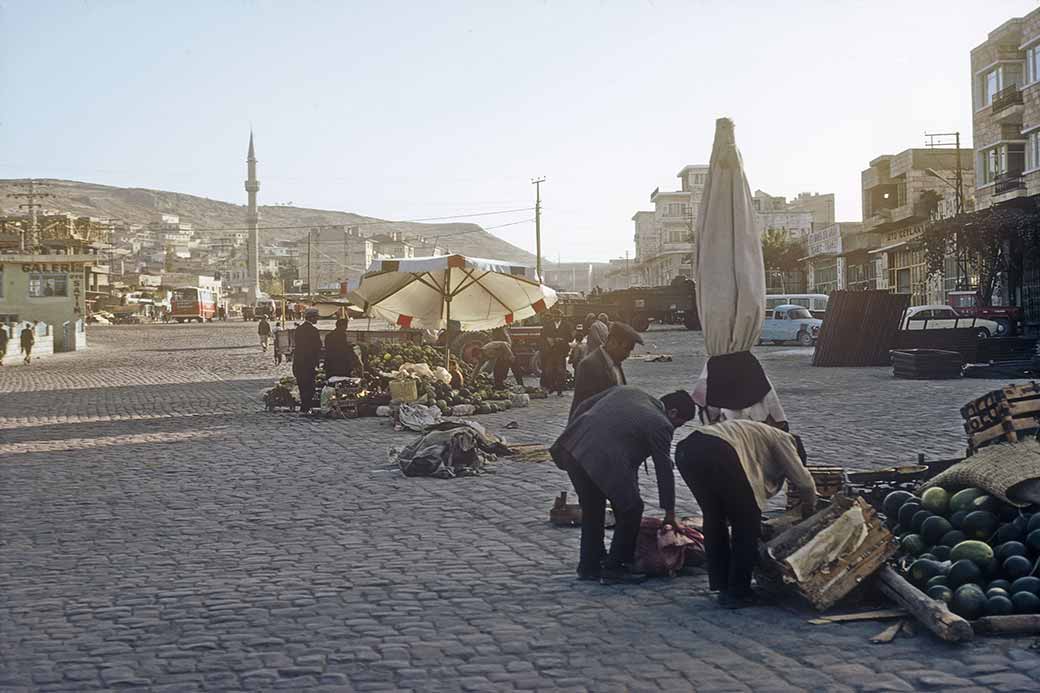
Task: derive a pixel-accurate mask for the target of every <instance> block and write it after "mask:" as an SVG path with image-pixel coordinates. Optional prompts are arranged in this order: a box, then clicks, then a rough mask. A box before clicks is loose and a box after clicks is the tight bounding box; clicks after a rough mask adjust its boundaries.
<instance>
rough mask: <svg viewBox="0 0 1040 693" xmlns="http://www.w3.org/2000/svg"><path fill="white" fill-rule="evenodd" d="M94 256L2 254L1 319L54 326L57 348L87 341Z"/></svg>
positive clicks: (59, 349)
mask: <svg viewBox="0 0 1040 693" xmlns="http://www.w3.org/2000/svg"><path fill="white" fill-rule="evenodd" d="M96 260H97V258H96V257H95V256H93V255H0V322H5V323H13V324H20V323H26V322H30V323H35V322H40V323H44V324H46V325H49V326H50V327H51V331H52V333H53V335H54V350H55V351H71V350H74V349H77V348H82V347H83V345H85V343H86V339H85V333H84V328H83V324H84V323H83V321H84V319H85V318H86V294H87V292H86V286H87V277H88V273H89V271H90V270H89V268H90V266H91V264H93V262H95V261H96Z"/></svg>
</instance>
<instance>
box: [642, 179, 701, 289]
mask: <svg viewBox="0 0 1040 693" xmlns="http://www.w3.org/2000/svg"><path fill="white" fill-rule="evenodd" d="M676 176H677V177H678V178H679V180H680V186H679V190H669V191H663V190H661V189H660V188H658V189H656V190H654V191H653V192H652V193H650V202H652V203H653V205H654V209H653V211H649V210H644V211H639V212H636V213H635V215H634V216H633V217H632V221H633V223H634V224H635V245H636V262H635V263H633V265H634V267H633V268H632V269H631V270H629V272H630V273H631V272H633V271H634V272H636V273H637V276H638V278H637V279H633V278H631V277H630V283H633V284H646V285H649V286H663V285H666V284H669V283H670V282H671V281H672V280H674V279H675V278H676V277H687V278H692V277H693V253H694V247H695V245H694V244H695V242H696V236H697V228H696V227H697V219H698V216H699V214H700V208H701V200H702V198H703V196H704V184H705V183H706V182H707V179H708V167H707V166H705V165H689V166H684V167H683V169H682V170H681V171H679V173H678V174H676Z"/></svg>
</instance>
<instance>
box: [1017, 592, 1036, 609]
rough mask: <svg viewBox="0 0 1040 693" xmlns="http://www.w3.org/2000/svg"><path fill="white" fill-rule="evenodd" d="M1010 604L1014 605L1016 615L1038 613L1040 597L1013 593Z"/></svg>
mask: <svg viewBox="0 0 1040 693" xmlns="http://www.w3.org/2000/svg"><path fill="white" fill-rule="evenodd" d="M1011 603H1012V604H1014V605H1015V613H1016V614H1037V613H1040V597H1038V596H1036V595H1035V594H1033V593H1032V592H1015V593H1014V594H1013V595H1011Z"/></svg>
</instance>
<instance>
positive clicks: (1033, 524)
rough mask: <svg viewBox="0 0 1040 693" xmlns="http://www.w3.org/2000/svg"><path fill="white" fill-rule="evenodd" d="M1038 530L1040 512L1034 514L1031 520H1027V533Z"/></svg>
mask: <svg viewBox="0 0 1040 693" xmlns="http://www.w3.org/2000/svg"><path fill="white" fill-rule="evenodd" d="M1023 517H1024V516H1023ZM1038 529H1040V512H1036V513H1033V514H1032V515H1030V516H1029V519H1028V520H1026V531H1027V532H1035V531H1036V530H1038Z"/></svg>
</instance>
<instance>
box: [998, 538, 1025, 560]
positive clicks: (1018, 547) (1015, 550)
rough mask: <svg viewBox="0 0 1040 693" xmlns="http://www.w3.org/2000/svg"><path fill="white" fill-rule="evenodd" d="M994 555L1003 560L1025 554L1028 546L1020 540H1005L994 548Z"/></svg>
mask: <svg viewBox="0 0 1040 693" xmlns="http://www.w3.org/2000/svg"><path fill="white" fill-rule="evenodd" d="M993 555H994V556H996V557H997V558H998V559H1000V560H1001V561H1002V562H1003V561H1005V560H1007V559H1008V558H1010V557H1011V556H1025V555H1026V546H1025V544H1023V543H1022V542H1020V541H1008V542H1004V543H1003V544H1001V545H1000V546H998V547H997V548H996V549H994V551H993Z"/></svg>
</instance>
